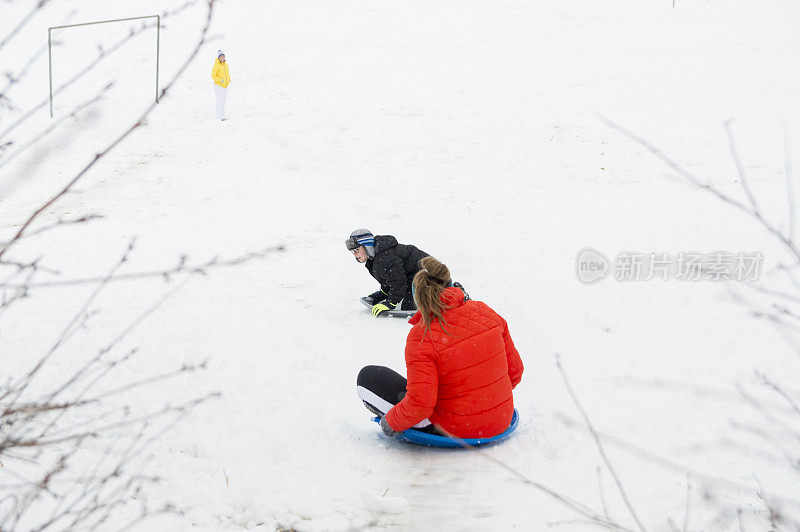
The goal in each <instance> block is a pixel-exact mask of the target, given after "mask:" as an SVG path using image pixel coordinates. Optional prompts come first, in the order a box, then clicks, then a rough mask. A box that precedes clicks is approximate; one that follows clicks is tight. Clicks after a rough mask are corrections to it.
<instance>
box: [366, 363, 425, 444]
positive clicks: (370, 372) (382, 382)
mask: <svg viewBox="0 0 800 532" xmlns="http://www.w3.org/2000/svg"><path fill="white" fill-rule="evenodd" d="M356 386H357V388H358V396H359V397H361V400H362V401H363V402H364V406H366V407H367V410H369V411H370V412H372V413H373V414H375V415H377V416H380V417H383V416H384V415H386V412H388V411H389V409H390V408H392V407H393V406H394V405H396V404H397V403H399V402H400V401H401V400H402V399H403V397H405V395H406V379H405V378H404V377H403V376H402V375H400V374H399V373H397V372H396V371H394V370H392V369H389V368H387V367H385V366H364V368H362V369H361V371H359V372H358V379H356ZM414 428H415V429H417V430H421V431H423V432H429V433H431V434H439V431H437V430H436V428H435V427H434V426H433V425H431V422H430V421H428V420H427V419H426V420H424V421H422V422H420V423H418V424H417V425H415V426H414Z"/></svg>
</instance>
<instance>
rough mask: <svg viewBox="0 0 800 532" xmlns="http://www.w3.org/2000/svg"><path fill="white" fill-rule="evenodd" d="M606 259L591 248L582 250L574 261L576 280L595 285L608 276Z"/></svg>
mask: <svg viewBox="0 0 800 532" xmlns="http://www.w3.org/2000/svg"><path fill="white" fill-rule="evenodd" d="M609 270H610V268H609V262H608V259H607V258H605V257H604V256H603V254H602V253H600V252H599V251H597V250H594V249H592V248H585V249H582V250H581V252H580V253H578V257H577V258H576V259H575V273H576V274H577V276H578V280H579V281H580V282H582V283H585V284H592V283H596V282H597V281H601V280H603V279H605V278H606V277H607V276H608V273H609Z"/></svg>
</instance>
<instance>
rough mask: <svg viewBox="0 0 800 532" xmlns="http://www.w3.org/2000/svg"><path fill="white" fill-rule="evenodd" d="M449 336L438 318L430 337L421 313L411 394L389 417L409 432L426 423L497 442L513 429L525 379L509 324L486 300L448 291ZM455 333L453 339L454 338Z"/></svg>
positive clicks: (412, 341) (413, 342)
mask: <svg viewBox="0 0 800 532" xmlns="http://www.w3.org/2000/svg"><path fill="white" fill-rule="evenodd" d="M442 302H443V303H445V305H447V306H448V307H451V308H449V309H447V310H445V311H444V321H445V322H446V325H445V326H444V331H447V332H444V331H443V330H442V324H441V323H440V322H439V319H438V318H434V320H433V322H432V323H431V328H430V330H428V331H427V332H425V324H424V323H423V322H422V316H421V315H420V314H419V312H418V313H417V314H416V315H415V316H414V317H413V318H411V320H410V322H409V323H411V324H412V325H413V326H414V328H413V329H411V332H410V333H409V334H408V338H407V339H406V369H407V371H408V384H407V385H406V395H405V397H404V398H403V400H402V401H400V402H399V403H397V405H395V406H394V407H393V408H392V409H391V410H389V412H388V413H387V414H386V420H387V421H388V423H389V426H391V427H392V429H394V430H396V431H404V430H406V429H408V428H410V427H412V426H414V425H416V424H417V423H419V422H420V421H422V420H423V419H425V418H428V419H429V420H430V421H431V423H433V424H435V425H438V426H439V427H441V428H443V429H444V430H446V431H447V432H449V433H450V434H453V435H454V436H458V437H461V438H481V437H485V438H488V437H491V436H496V435H497V434H500V433H501V432H503V431H504V430H505V429H507V428H508V426H509V424H511V417H512V416H513V414H514V400H513V397H512V394H511V390H512V389H513V388H514V387H515V386H516V385H517V384H519V381H520V379H521V378H522V369H523V368H522V360H521V359H520V357H519V353H518V352H517V350H516V349H515V348H514V342H512V341H511V336H510V335H509V334H508V325H507V324H506V321H505V320H504V319H503V318H501V317H500V316H499V315H498V314H497V313H496V312H495V311H493V310H492V309H491V308H489V307H488V306H487V305H486V304H484V303H481V302H480V301H464V293H463V292H462V291H461V290H460V289H459V288H453V287H451V288H446V289H445V290H444V292H443V293H442ZM448 333H449V334H448Z"/></svg>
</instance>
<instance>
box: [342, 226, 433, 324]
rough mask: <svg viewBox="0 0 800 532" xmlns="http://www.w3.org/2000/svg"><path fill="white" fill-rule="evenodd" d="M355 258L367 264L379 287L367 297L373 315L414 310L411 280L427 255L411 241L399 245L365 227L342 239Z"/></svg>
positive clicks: (393, 239) (391, 238)
mask: <svg viewBox="0 0 800 532" xmlns="http://www.w3.org/2000/svg"><path fill="white" fill-rule="evenodd" d="M345 244H346V245H347V249H349V250H350V251H351V252H352V253H353V255H355V257H356V260H357V261H358V262H360V263H362V264H364V265H365V266H366V267H367V271H369V273H370V275H372V276H373V277H374V278H375V279H376V280H377V281H378V282H379V283H380V285H381V289H380V290H378V291H377V292H374V293H372V294H370V295H368V296H367V300H368V301H369V302H370V303H372V305H373V306H372V315H373V316H380V315H381V314H383V313H384V312H386V311H389V310H394V309H395V308H397V307H398V305H399V306H400V310H415V309H416V308H417V307H416V306H415V305H414V298H413V297H412V295H411V281H412V279H414V275H416V273H417V272H418V271H419V270H420V267H419V261H420V259H422V258H423V257H427V256H428V254H427V253H425V252H424V251H422V250H420V249H419V248H417V247H416V246H412V245H411V244H398V243H397V239H396V238H395V237H393V236H391V235H378V236H374V235H373V234H372V233H371V232H370V231H369V230H368V229H356V230H355V231H353V232H352V233H350V238H348V239H347V240H346V241H345Z"/></svg>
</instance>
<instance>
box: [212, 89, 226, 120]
mask: <svg viewBox="0 0 800 532" xmlns="http://www.w3.org/2000/svg"><path fill="white" fill-rule="evenodd" d="M214 92H215V93H216V94H217V118H227V115H226V114H225V100H226V99H227V97H228V88H227V87H220V86H219V85H214Z"/></svg>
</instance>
